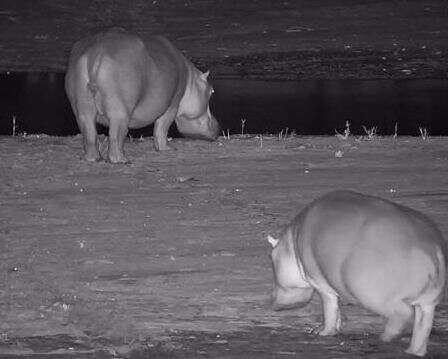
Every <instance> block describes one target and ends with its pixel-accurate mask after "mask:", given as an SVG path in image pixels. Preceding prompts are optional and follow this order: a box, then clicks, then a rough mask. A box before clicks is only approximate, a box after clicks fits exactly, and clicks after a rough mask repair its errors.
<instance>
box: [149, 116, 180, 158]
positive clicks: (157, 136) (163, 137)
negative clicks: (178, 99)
mask: <svg viewBox="0 0 448 359" xmlns="http://www.w3.org/2000/svg"><path fill="white" fill-rule="evenodd" d="M176 114H177V108H169V109H168V110H167V111H166V112H165V113H164V114H163V115H162V116H160V117H159V118H158V119H157V120H156V122H155V124H154V146H155V148H156V150H157V151H166V150H170V149H171V147H170V146H168V143H167V137H168V130H169V128H170V126H171V124H172V123H173V122H174V118H175V117H176Z"/></svg>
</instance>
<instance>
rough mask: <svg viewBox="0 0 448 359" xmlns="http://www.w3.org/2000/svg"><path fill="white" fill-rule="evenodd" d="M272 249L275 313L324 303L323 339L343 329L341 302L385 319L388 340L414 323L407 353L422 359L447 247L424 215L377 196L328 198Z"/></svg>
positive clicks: (274, 241)
mask: <svg viewBox="0 0 448 359" xmlns="http://www.w3.org/2000/svg"><path fill="white" fill-rule="evenodd" d="M268 241H269V242H270V243H271V245H272V246H273V247H274V249H273V250H272V263H273V269H274V277H275V287H274V290H273V293H272V297H273V305H274V308H276V309H284V308H288V307H292V306H295V305H297V304H299V303H306V302H308V301H309V300H310V299H311V296H312V294H313V292H314V290H316V291H317V292H318V293H319V295H320V297H321V300H322V305H323V313H324V325H323V328H321V329H320V330H319V334H320V335H333V334H336V333H337V332H338V331H339V330H340V327H341V316H340V312H339V306H338V299H339V298H343V299H345V300H347V301H349V302H351V303H358V304H361V305H363V306H364V307H365V308H367V309H369V310H371V311H373V312H375V313H378V314H380V315H382V316H384V317H385V318H386V319H387V322H386V327H385V330H384V332H383V333H382V335H381V339H382V340H383V341H390V340H392V339H393V338H395V337H397V336H399V335H400V334H401V333H402V331H403V329H404V328H405V326H406V325H407V323H409V322H410V321H411V320H412V318H413V319H414V325H413V331H412V339H411V343H410V346H409V348H408V349H407V350H406V352H407V353H410V354H414V355H418V356H423V355H425V353H426V346H427V342H428V337H429V334H430V332H431V327H432V322H433V317H434V309H435V306H436V305H437V304H438V303H439V301H440V299H441V297H442V294H443V288H444V284H445V261H446V249H445V248H446V247H445V242H444V240H443V238H442V236H441V234H440V232H439V231H438V229H437V228H436V226H435V225H434V224H433V223H432V222H431V221H430V220H429V219H428V218H426V217H425V216H424V215H423V214H421V213H419V212H417V211H414V210H412V209H410V208H407V207H403V206H400V205H397V204H394V203H392V202H390V201H387V200H383V199H380V198H377V197H371V196H366V195H362V194H359V193H356V192H351V191H336V192H331V193H329V194H327V195H325V196H323V197H321V198H319V199H317V200H315V201H314V202H312V203H311V204H310V205H308V206H307V207H306V208H305V209H304V210H303V211H302V212H301V213H299V215H298V216H297V217H295V218H294V220H293V221H292V223H291V224H290V225H289V226H288V227H287V228H286V230H285V231H284V233H283V235H282V236H281V238H280V239H279V240H277V239H274V238H272V237H271V236H269V237H268Z"/></svg>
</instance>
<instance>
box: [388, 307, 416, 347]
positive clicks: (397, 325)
mask: <svg viewBox="0 0 448 359" xmlns="http://www.w3.org/2000/svg"><path fill="white" fill-rule="evenodd" d="M411 317H412V311H411V307H410V306H409V305H408V304H405V303H401V305H399V306H398V307H396V308H394V312H393V313H392V314H390V315H389V316H388V317H387V322H386V326H385V328H384V332H383V333H382V334H381V335H380V339H381V340H382V341H383V342H390V341H391V340H393V339H395V338H397V337H399V336H400V335H401V334H402V333H403V330H404V329H405V327H406V326H407V324H408V323H409V320H410V319H411Z"/></svg>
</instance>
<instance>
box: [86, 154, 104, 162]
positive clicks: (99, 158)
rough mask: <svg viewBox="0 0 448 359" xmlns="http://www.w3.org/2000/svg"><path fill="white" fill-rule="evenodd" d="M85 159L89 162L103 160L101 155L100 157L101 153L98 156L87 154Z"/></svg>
mask: <svg viewBox="0 0 448 359" xmlns="http://www.w3.org/2000/svg"><path fill="white" fill-rule="evenodd" d="M84 159H85V160H86V161H87V162H99V161H101V157H100V156H99V155H97V156H89V155H85V156H84Z"/></svg>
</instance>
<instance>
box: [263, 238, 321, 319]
mask: <svg viewBox="0 0 448 359" xmlns="http://www.w3.org/2000/svg"><path fill="white" fill-rule="evenodd" d="M268 242H269V243H270V244H271V245H272V247H273V249H272V254H271V258H272V268H273V270H274V289H273V291H272V305H273V308H274V310H282V309H288V308H293V307H297V306H303V305H305V304H307V303H308V302H309V301H310V300H311V297H312V296H313V292H314V289H313V287H312V286H311V285H310V284H309V282H308V281H307V280H306V278H305V275H304V272H303V268H302V265H301V263H300V262H299V261H298V260H297V258H296V254H295V251H294V244H293V242H292V235H291V233H290V232H289V231H288V232H286V233H285V235H283V236H282V238H281V239H275V238H272V237H271V236H268Z"/></svg>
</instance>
